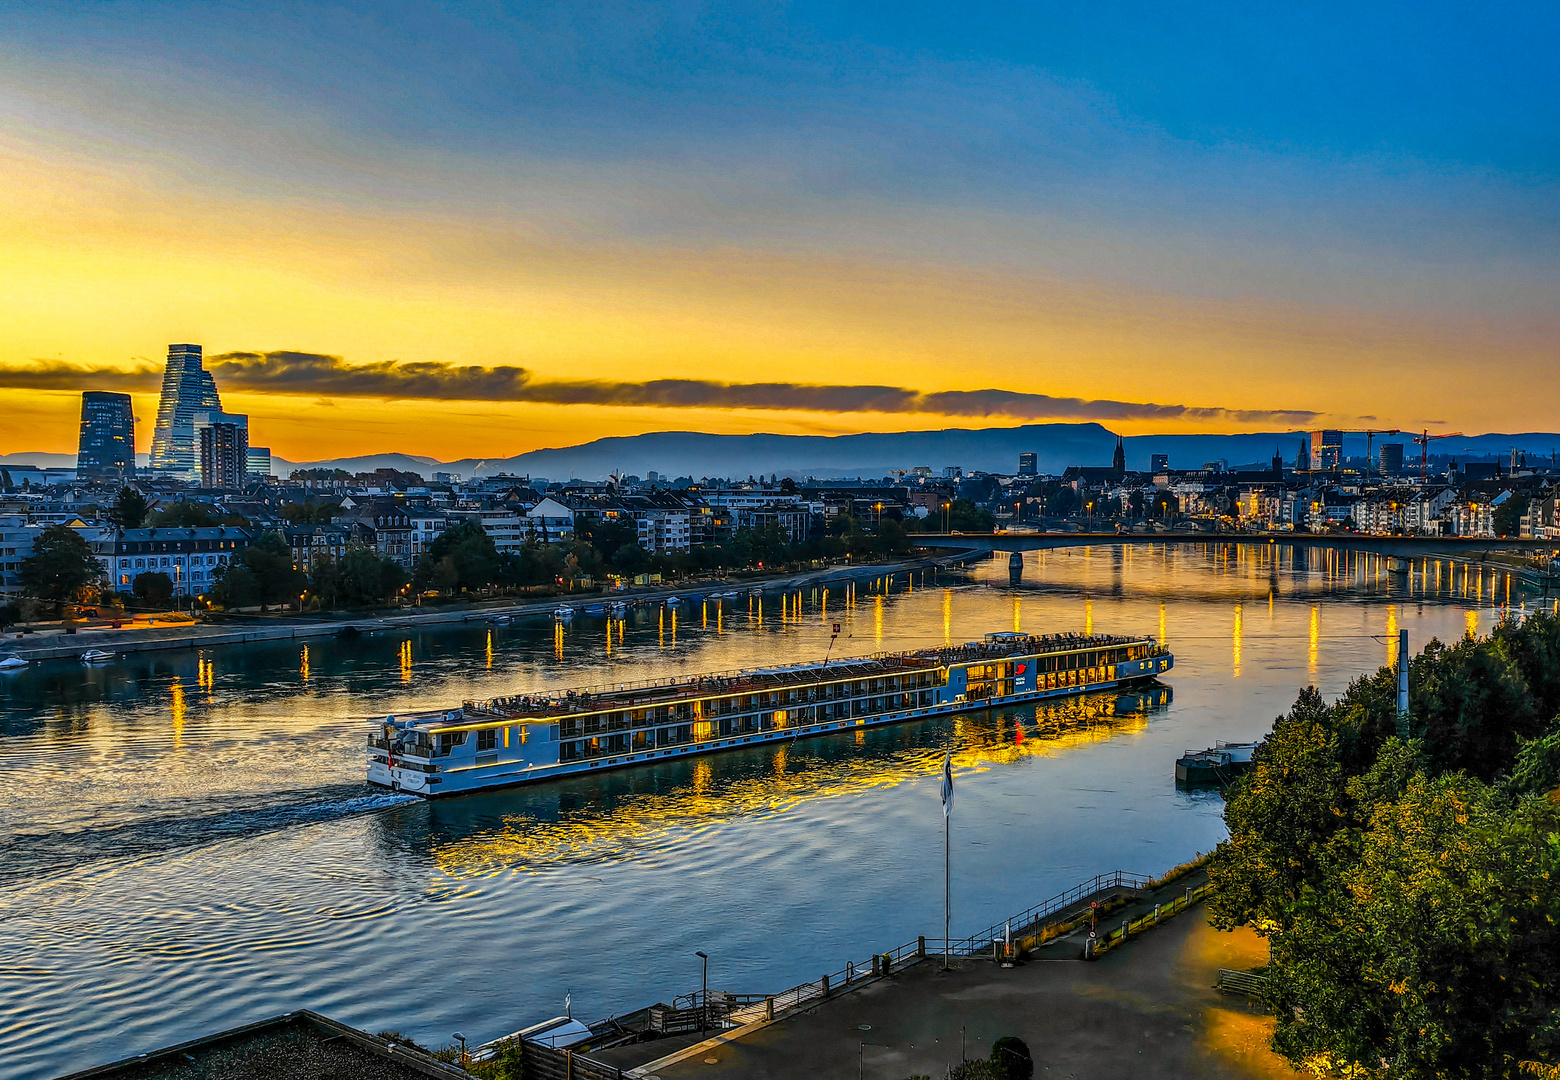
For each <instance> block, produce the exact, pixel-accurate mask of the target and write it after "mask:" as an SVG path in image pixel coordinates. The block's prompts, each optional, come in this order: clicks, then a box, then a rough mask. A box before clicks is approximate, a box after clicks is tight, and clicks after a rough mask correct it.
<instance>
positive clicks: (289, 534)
mask: <svg viewBox="0 0 1560 1080" xmlns="http://www.w3.org/2000/svg"><path fill="white" fill-rule="evenodd" d="M281 534H282V538H283V539H284V540H286V541H287V546H288V547H289V548H290V549H292V560H293V566H295V567H297V568H298V569H299V570H313V569H314V567H315V566H317V565H319V564H320V563H322V562H325V561H327V560H334V559H340V558H341V557H342V556H343V555H345V554H346V553H347V551H348V550H350V549H351V548H354V547H364V548H372V547H373V546H374V531H373V530H372V529H370V528H369V527H368V526H367V525H364V524H363V523H362V522H359V521H340V522H332V523H331V524H329V525H288V526H285V527H283V528H282V529H281Z"/></svg>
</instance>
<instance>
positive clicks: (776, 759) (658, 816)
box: [433, 686, 1170, 879]
mask: <svg viewBox="0 0 1560 1080" xmlns="http://www.w3.org/2000/svg"><path fill="white" fill-rule="evenodd" d="M1169 701H1170V690H1169V689H1168V688H1167V687H1158V686H1156V687H1152V688H1149V689H1145V690H1143V691H1139V692H1135V693H1126V694H1120V695H1117V694H1093V695H1087V696H1084V697H1077V698H1067V699H1061V700H1058V701H1054V702H1043V703H1041V704H1038V705H1034V706H1026V707H1024V708H1022V709H1002V710H997V711H995V712H989V713H971V714H964V715H961V716H958V717H954V718H952V719H953V723H952V724H951V725H949V724H947V722H946V721H941V722H939V721H927V722H923V723H921V724H915V725H898V726H896V727H891V728H875V729H872V731H871V732H870V733H869V732H868V731H867V730H865V729H861V728H858V729H856V730H855V731H853V732H849V733H845V732H842V733H841V734H840V735H830V736H824V737H822V738H819V739H810V740H807V741H806V742H804V743H799V744H798V743H787V744H783V745H781V746H778V747H774V748H772V749H771V748H768V747H764V748H754V749H753V750H743V751H734V752H731V753H727V754H722V755H720V756H719V757H715V758H711V757H704V758H698V759H695V760H693V761H692V762H684V763H677V764H676V765H674V766H672V767H673V768H678V767H681V768H686V769H687V772H686V773H684V774H683V777H684V778H683V779H682V780H681V782H680V783H679V784H678V785H677V786H675V787H673V788H671V789H670V790H667V789H664V788H660V787H658V786H652V785H646V790H644V791H636V792H633V793H631V794H626V795H623V796H621V797H618V798H615V799H610V800H602V799H594V798H588V799H579V800H570V804H569V806H568V808H567V809H566V810H563V811H562V812H561V813H560V814H559V817H558V818H557V819H556V820H544V819H541V818H539V817H537V816H535V815H534V814H530V813H517V814H511V815H505V816H504V818H503V824H502V825H501V826H499V827H498V828H496V829H492V830H487V831H483V832H479V833H474V834H471V835H467V836H464V837H461V838H460V839H457V840H452V841H450V842H448V843H444V844H440V845H438V846H436V847H435V848H434V850H433V857H434V859H435V861H436V862H437V864H438V867H439V870H440V872H441V873H443V874H444V875H446V876H447V877H450V878H456V879H466V878H474V877H483V876H487V875H491V874H498V873H504V872H511V873H529V872H535V871H538V870H542V869H546V868H547V867H549V866H554V865H565V864H570V863H579V862H599V861H606V862H613V861H618V860H621V859H625V858H632V857H633V855H634V853H635V852H636V851H640V850H643V849H644V848H646V847H648V846H653V845H665V844H669V843H675V842H678V841H680V840H682V839H685V838H689V837H692V836H694V835H697V834H698V833H700V832H702V831H705V830H707V829H709V828H710V827H711V826H713V825H716V824H718V823H720V822H723V821H729V820H732V819H736V818H766V817H774V816H779V815H783V814H787V813H789V812H791V811H793V810H794V809H796V808H797V807H798V806H801V805H803V804H805V803H808V802H812V801H814V800H819V799H831V798H837V797H840V796H849V795H861V794H864V793H866V792H869V791H873V790H876V789H882V788H890V787H895V786H898V785H900V784H903V783H906V782H914V781H919V780H923V779H928V778H931V777H934V776H936V775H937V773H938V772H939V771H940V769H941V767H942V755H943V750H944V746H945V745H947V744H948V743H949V742H951V744H952V745H951V746H949V747H948V748H949V749H950V750H951V752H952V755H953V765H954V768H955V770H957V771H958V772H961V773H967V772H983V771H986V770H989V769H991V768H994V767H998V766H1007V765H1014V764H1018V763H1020V762H1022V761H1023V760H1024V759H1026V758H1031V757H1050V756H1054V755H1057V754H1061V753H1064V752H1066V751H1068V750H1070V749H1073V748H1075V747H1081V746H1085V745H1089V744H1092V743H1098V742H1103V741H1106V740H1108V739H1111V738H1114V737H1116V736H1118V735H1135V734H1141V733H1142V732H1144V731H1146V730H1147V727H1148V717H1149V714H1150V712H1152V711H1157V710H1159V709H1161V708H1164V707H1165V706H1167V705H1168V704H1169ZM908 729H914V730H913V731H909V730H908ZM939 730H941V731H942V732H943V735H941V736H939V734H938V731H939ZM907 733H908V734H909V735H910V738H912V739H916V740H917V741H918V743H919V744H918V745H908V746H907V745H903V743H904V741H905V737H906V734H907ZM847 738H848V740H849V743H848V744H847V743H846V740H847ZM869 739H870V740H871V744H876V745H877V746H878V747H880V748H881V749H879V750H877V751H876V752H873V751H872V750H871V749H869V746H870V744H869ZM830 744H832V745H830ZM851 744H853V746H855V747H861V748H863V749H864V750H865V751H866V752H865V753H857V752H855V751H854V750H851V751H850V752H849V753H848V754H847V755H846V756H843V757H839V758H833V759H830V758H827V757H824V756H822V755H821V754H817V753H809V751H814V750H815V748H816V750H817V751H822V752H823V753H828V752H830V751H836V752H837V751H839V750H840V749H842V748H843V747H845V746H846V745H851ZM896 744H897V745H896ZM755 754H762V755H765V756H766V757H767V759H768V760H767V761H766V762H765V767H764V768H763V769H761V770H754V769H752V768H751V767H748V768H740V764H741V763H743V762H745V763H748V764H749V765H751V762H752V760H753V755H755ZM732 765H738V768H732V767H731V766H732ZM722 766H724V768H722ZM661 768H662V769H665V768H666V767H665V766H662V767H661ZM739 770H740V771H739ZM542 790H543V789H541V788H533V789H528V790H527V791H526V794H532V795H534V794H536V793H540V792H541V791H542ZM517 794H518V793H517ZM518 797H522V798H523V797H524V796H523V795H519V796H518ZM548 805H549V807H551V806H554V805H556V804H555V803H552V802H551V800H549V803H548Z"/></svg>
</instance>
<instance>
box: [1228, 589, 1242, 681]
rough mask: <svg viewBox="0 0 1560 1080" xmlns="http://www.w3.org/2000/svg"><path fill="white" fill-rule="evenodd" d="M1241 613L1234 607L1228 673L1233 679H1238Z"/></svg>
mask: <svg viewBox="0 0 1560 1080" xmlns="http://www.w3.org/2000/svg"><path fill="white" fill-rule="evenodd" d="M1242 615H1243V611H1242V608H1241V606H1240V605H1239V604H1236V605H1235V625H1234V626H1233V627H1232V628H1231V629H1230V671H1231V676H1232V677H1233V678H1236V679H1238V678H1240V639H1241V620H1242Z"/></svg>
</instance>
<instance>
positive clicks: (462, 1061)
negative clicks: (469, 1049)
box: [453, 1031, 466, 1069]
mask: <svg viewBox="0 0 1560 1080" xmlns="http://www.w3.org/2000/svg"><path fill="white" fill-rule="evenodd" d="M453 1038H454V1039H455V1040H456V1041H458V1042H459V1043H460V1067H461V1068H462V1069H464V1068H465V1067H466V1036H464V1035H462V1034H461V1033H460V1032H458V1031H457V1032H456V1033H455V1034H454V1036H453Z"/></svg>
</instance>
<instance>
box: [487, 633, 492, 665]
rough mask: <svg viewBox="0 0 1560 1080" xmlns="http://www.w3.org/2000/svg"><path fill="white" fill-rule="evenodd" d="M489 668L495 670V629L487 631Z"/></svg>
mask: <svg viewBox="0 0 1560 1080" xmlns="http://www.w3.org/2000/svg"><path fill="white" fill-rule="evenodd" d="M487 669H488V670H489V671H492V670H493V631H491V630H489V631H488V632H487Z"/></svg>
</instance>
